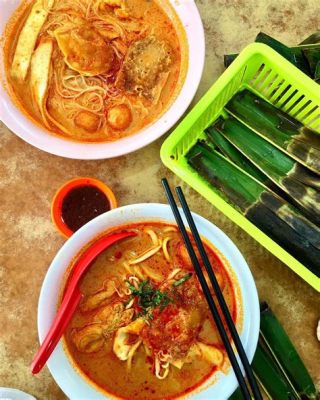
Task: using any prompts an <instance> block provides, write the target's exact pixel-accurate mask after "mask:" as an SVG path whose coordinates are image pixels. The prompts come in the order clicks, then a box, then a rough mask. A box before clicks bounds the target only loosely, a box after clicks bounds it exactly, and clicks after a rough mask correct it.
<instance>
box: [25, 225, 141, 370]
mask: <svg viewBox="0 0 320 400" xmlns="http://www.w3.org/2000/svg"><path fill="white" fill-rule="evenodd" d="M136 235H137V234H136V233H135V232H127V231H126V232H120V233H115V234H111V235H110V234H109V235H105V236H103V237H101V238H100V239H98V240H97V241H96V242H95V243H94V244H93V245H92V246H90V247H89V248H88V249H87V250H86V251H85V252H84V253H83V254H82V255H81V257H80V258H79V260H78V261H77V263H76V264H75V266H74V267H73V269H72V272H71V274H70V277H69V279H68V281H67V285H66V290H65V293H64V295H63V299H62V302H61V304H60V308H59V310H58V312H57V314H56V316H55V319H54V321H53V323H52V325H51V327H50V329H49V331H48V333H47V335H46V337H45V339H44V341H43V342H42V344H41V346H40V347H39V349H38V351H37V353H36V355H35V357H34V359H33V361H32V364H31V372H32V373H33V374H37V373H38V372H40V371H41V370H42V368H43V366H44V365H45V363H46V362H47V360H48V359H49V357H50V355H51V353H52V352H53V350H54V349H55V347H56V345H57V344H58V342H59V340H60V338H61V336H62V335H63V333H64V331H65V329H66V327H67V326H68V323H69V322H70V320H71V318H72V316H73V314H74V312H75V310H76V308H77V307H78V305H79V302H80V300H81V299H82V293H81V292H80V288H79V285H78V284H79V282H80V279H81V278H82V276H83V275H84V273H85V272H86V271H87V269H88V267H89V266H90V265H91V263H92V261H93V260H94V259H95V258H96V257H97V256H98V255H99V254H100V253H101V252H102V251H103V250H106V249H107V248H108V247H110V246H112V245H113V244H115V243H117V242H118V241H120V240H123V239H126V238H128V237H132V236H136Z"/></svg>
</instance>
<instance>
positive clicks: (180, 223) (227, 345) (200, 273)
mask: <svg viewBox="0 0 320 400" xmlns="http://www.w3.org/2000/svg"><path fill="white" fill-rule="evenodd" d="M162 184H163V187H164V189H165V192H166V196H167V199H168V202H169V204H170V207H171V209H172V212H173V214H174V217H175V219H176V222H177V224H178V227H179V229H180V232H181V234H182V237H183V240H184V243H185V245H186V247H187V250H188V253H189V256H190V258H191V261H192V263H193V265H194V268H195V271H196V274H197V277H198V279H199V281H200V284H201V287H202V289H203V293H204V295H205V297H206V300H207V303H208V305H209V308H210V311H211V313H212V316H213V318H214V321H215V323H216V326H217V328H218V331H219V334H220V336H221V339H222V341H223V344H224V346H225V349H226V352H227V354H228V357H229V359H230V362H231V365H232V367H233V370H234V372H235V375H236V377H237V380H238V382H239V386H240V389H241V391H242V394H243V396H244V398H245V399H248V400H250V399H251V396H250V393H249V390H248V387H247V385H246V382H245V380H244V377H243V375H242V372H241V368H240V366H239V363H238V360H237V358H236V356H235V354H234V351H233V349H232V345H231V343H230V341H229V338H228V335H227V333H226V330H225V328H224V325H223V322H222V319H221V317H220V314H219V311H218V309H217V306H216V304H215V302H214V300H213V298H212V296H211V293H210V289H209V286H208V284H207V282H206V279H205V277H204V275H203V271H202V269H201V266H200V264H199V261H198V259H197V256H196V254H195V251H194V249H193V246H192V244H191V241H190V238H189V235H188V233H187V230H186V228H185V226H184V223H183V220H182V218H181V215H180V212H179V210H178V207H177V204H176V202H175V200H174V197H173V194H172V192H171V190H170V187H169V184H168V182H167V180H166V179H162ZM178 194H179V197H180V196H181V194H182V196H181V198H180V200H182V202H181V203H182V205H183V206H184V207H183V208H186V209H185V212H186V217H187V219H188V216H189V218H190V217H191V219H192V216H191V213H190V210H189V207H188V205H187V203H186V201H185V198H184V196H183V193H182V190H181V188H180V190H178ZM192 221H193V219H192ZM191 225H192V226H193V228H195V229H196V227H195V224H194V222H193V224H190V223H189V226H190V228H191ZM191 230H192V228H191ZM192 233H193V232H192ZM198 237H199V238H200V236H199V234H198ZM195 241H196V238H195ZM200 242H201V239H200ZM196 243H197V241H196ZM201 244H202V242H201ZM202 248H203V251H201V247H200V249H199V251H200V254H201V255H202V253H203V252H204V253H205V250H204V247H203V245H202ZM205 258H206V259H207V261H208V263H206V262H205V259H204V260H203V262H204V263H205V265H206V268H207V266H208V265H209V267H210V268H209V269H210V270H211V274H209V272H208V274H209V277H210V280H212V281H213V282H215V284H214V283H213V284H212V285H213V288H214V289H215V290H216V288H215V287H216V286H218V291H220V294H221V296H222V297H223V295H222V293H221V290H220V287H219V284H218V282H217V280H216V278H215V276H214V273H213V271H212V267H211V265H210V262H209V260H208V257H205ZM207 264H208V265H207ZM211 275H213V278H212V276H211ZM218 297H220V296H218V295H217V298H218ZM218 300H219V299H218ZM219 303H220V301H219ZM224 305H225V307H223V305H222V306H221V304H220V307H221V309H222V311H223V313H224V310H223V308H227V310H228V307H227V305H226V303H225V301H224ZM224 314H225V313H224ZM228 314H229V316H230V313H229V310H228ZM230 320H231V322H232V324H233V321H232V318H231V316H230ZM229 322H230V321H229ZM233 327H234V324H233ZM229 329H230V328H229ZM234 331H235V332H236V334H237V331H236V329H235V327H234ZM237 337H238V341H239V342H240V345H241V347H242V344H241V341H240V338H239V336H238V334H237ZM235 344H236V342H235ZM238 345H239V343H238ZM242 350H243V354H242V356H243V355H244V357H245V358H246V354H245V352H244V349H243V347H242ZM238 351H239V350H238ZM241 360H242V359H241ZM242 362H243V361H242ZM246 362H247V369H250V374H248V372H247V375H248V381H249V383H250V385H251V389H252V392H253V394H254V396H255V397H254V398H255V399H256V400H262V396H261V394H260V391H259V388H258V386H257V383H256V381H255V379H254V377H253V373H252V371H251V367H250V364H249V361H248V359H247V358H246ZM244 365H245V364H244ZM247 369H245V370H246V371H247ZM249 375H250V379H249ZM252 377H253V380H254V384H252V382H251V381H252V379H251V378H252Z"/></svg>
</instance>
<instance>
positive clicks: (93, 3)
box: [5, 0, 187, 142]
mask: <svg viewBox="0 0 320 400" xmlns="http://www.w3.org/2000/svg"><path fill="white" fill-rule="evenodd" d="M162 6H163V7H162ZM165 9H166V11H167V12H168V14H167V12H166V11H165ZM169 14H170V18H169ZM5 40H6V41H5V56H6V57H5V60H6V71H7V78H8V82H9V90H10V93H11V95H12V96H13V98H14V99H15V100H16V102H18V104H19V106H20V108H22V109H23V111H25V112H26V113H27V114H28V115H29V116H30V117H32V119H33V120H35V121H36V122H38V123H40V124H41V125H42V126H43V127H45V128H46V129H48V130H50V131H51V132H53V133H55V134H58V135H62V136H64V137H67V138H69V139H72V140H76V141H86V142H101V141H114V140H117V139H119V138H122V137H125V136H128V135H131V134H133V133H136V132H138V131H140V130H141V129H142V128H144V127H146V126H147V125H149V124H150V123H152V122H153V121H154V120H156V119H157V118H159V116H160V115H161V114H162V113H163V112H164V111H166V109H167V108H168V106H169V105H170V104H171V103H172V101H173V100H174V99H175V97H176V95H177V93H178V92H179V90H180V88H181V86H182V83H183V81H184V78H185V73H186V60H187V45H186V40H185V33H184V31H183V28H182V25H181V23H180V22H179V20H178V17H177V16H176V14H175V12H174V10H173V9H172V8H171V6H170V5H169V4H168V3H167V1H166V0H162V1H161V2H158V1H156V0H33V1H24V2H23V3H22V5H21V6H20V8H19V9H18V10H17V11H16V13H15V14H14V15H13V17H12V18H11V20H10V22H9V24H8V26H7V30H6V34H5Z"/></svg>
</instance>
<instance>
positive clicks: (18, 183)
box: [0, 0, 320, 400]
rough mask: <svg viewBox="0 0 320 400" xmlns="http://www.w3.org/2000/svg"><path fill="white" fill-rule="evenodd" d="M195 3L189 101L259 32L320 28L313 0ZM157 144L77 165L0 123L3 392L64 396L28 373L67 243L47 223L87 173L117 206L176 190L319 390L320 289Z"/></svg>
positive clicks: (297, 37) (294, 36) (46, 379)
mask: <svg viewBox="0 0 320 400" xmlns="http://www.w3.org/2000/svg"><path fill="white" fill-rule="evenodd" d="M197 4H198V6H199V10H200V13H201V16H202V18H203V23H204V27H205V31H206V46H207V47H206V48H207V53H206V65H205V70H204V74H203V77H202V81H201V85H200V87H199V90H198V92H197V95H196V97H195V100H194V103H195V102H196V101H197V100H198V99H199V98H200V97H201V95H202V94H203V93H204V92H205V91H206V90H207V89H208V88H209V87H210V85H211V84H212V83H213V82H214V81H215V80H216V79H217V78H218V76H219V75H220V74H221V73H222V72H223V54H225V53H228V52H229V53H230V52H231V53H232V52H238V51H239V50H241V49H242V48H243V47H244V46H245V45H246V44H248V43H250V42H252V41H253V40H254V37H255V35H256V34H257V33H258V32H259V31H263V32H266V33H269V34H271V35H273V36H274V37H276V38H278V39H279V40H282V41H283V42H285V43H288V44H292V45H294V44H296V43H298V42H299V41H301V40H303V39H304V38H305V37H306V36H308V35H309V34H311V33H312V32H314V31H316V30H319V21H320V20H319V2H318V0H305V1H300V0H268V1H265V0H258V1H257V0H198V1H197ZM317 10H318V11H317ZM162 142H163V138H162V139H160V140H158V141H157V142H155V143H153V144H152V145H150V146H148V147H146V148H144V149H142V150H140V151H137V152H135V153H134V154H130V155H128V156H124V157H120V158H116V159H112V160H103V161H77V160H69V159H63V158H60V157H56V156H52V155H49V154H46V153H44V152H41V151H39V150H37V149H35V148H33V147H31V146H30V145H29V144H26V143H24V142H23V141H22V140H20V139H19V138H18V137H16V136H15V135H13V134H12V133H11V132H10V130H9V129H7V128H6V126H4V125H3V124H1V123H0V190H1V200H0V232H1V241H0V310H1V314H0V386H6V387H15V388H18V389H21V390H24V391H26V392H29V393H30V394H32V395H34V396H35V397H36V398H37V399H38V400H62V399H66V397H65V396H64V394H63V393H62V392H61V391H60V390H59V388H58V387H57V386H56V384H55V382H54V381H53V379H52V377H51V376H50V374H49V371H48V370H47V369H46V368H45V369H44V370H43V371H42V372H41V373H40V374H39V375H38V376H35V377H33V376H32V375H31V374H30V362H31V360H32V357H33V355H34V353H35V351H36V349H37V347H38V338H37V328H36V313H37V302H38V295H39V291H40V287H41V283H42V280H43V278H44V276H45V273H46V271H47V268H48V266H49V264H50V262H51V260H52V259H53V257H54V255H55V254H56V252H57V250H58V249H59V248H60V247H61V246H62V245H63V243H64V239H62V237H61V236H60V235H59V234H58V233H57V232H56V230H55V228H54V227H53V225H52V223H51V220H50V202H51V199H52V197H53V195H54V193H55V191H56V189H57V188H58V187H59V186H60V185H61V184H63V183H64V182H65V181H66V180H68V179H71V178H73V177H76V176H93V177H96V178H98V179H101V180H102V181H104V182H106V183H107V184H109V185H110V186H111V187H112V188H113V190H114V192H115V194H116V196H117V198H118V200H119V205H126V204H131V203H140V202H165V198H164V195H163V191H162V188H161V184H160V179H161V178H162V177H163V176H166V177H167V178H168V179H169V181H170V182H171V183H172V184H182V187H183V189H184V190H185V193H186V194H187V199H188V201H189V203H190V205H191V208H192V210H193V211H195V212H197V213H199V214H201V215H203V216H204V217H205V218H208V219H209V220H210V221H212V222H213V223H214V224H216V225H217V226H218V227H219V228H221V229H222V230H223V231H224V232H225V233H226V234H227V235H229V236H230V238H231V239H232V240H233V241H234V242H235V243H236V245H237V246H238V247H239V249H240V251H241V252H242V253H243V255H244V256H245V258H246V260H247V262H248V264H249V266H250V267H251V270H252V273H253V275H254V278H255V281H256V285H257V287H258V291H259V296H260V299H261V300H266V301H267V302H268V303H269V305H270V306H271V307H272V308H273V310H274V311H275V313H276V315H277V316H278V318H279V319H280V321H281V323H282V324H283V326H284V327H285V329H286V331H287V332H288V333H289V335H290V337H291V339H292V341H293V343H294V344H295V346H296V348H297V349H298V351H299V352H300V354H301V356H302V358H303V360H304V362H305V363H306V366H307V367H308V369H309V371H310V373H311V375H312V377H313V378H314V380H315V382H316V383H317V387H318V389H320V343H319V342H318V341H317V339H316V335H315V331H316V325H317V321H318V319H319V318H320V296H319V293H317V292H316V291H314V290H313V289H312V288H311V287H310V286H308V285H307V284H306V283H305V282H304V281H303V280H301V279H300V278H299V277H298V276H297V275H295V274H294V273H293V272H292V271H291V270H290V269H289V268H288V267H286V266H285V265H284V264H282V263H281V262H280V261H279V260H278V259H277V258H275V257H274V256H273V255H272V254H270V253H269V252H268V251H267V250H265V249H264V248H263V247H262V246H260V245H259V244H258V243H256V242H255V241H254V239H252V238H251V237H249V236H248V235H247V234H246V233H245V232H244V231H242V230H241V229H240V228H239V227H238V226H236V225H235V224H234V223H232V222H231V221H229V220H228V219H227V218H226V217H225V216H224V215H223V214H221V213H220V212H219V211H217V210H216V209H215V208H214V207H213V206H211V205H210V204H209V203H208V202H207V201H206V200H204V199H203V198H201V197H200V196H199V195H198V194H197V193H195V192H194V191H193V190H191V189H190V188H189V187H188V186H187V185H185V184H184V183H182V182H181V181H180V180H179V179H178V178H177V177H175V176H173V175H172V174H171V173H170V172H169V171H168V170H167V169H166V168H165V167H164V166H163V165H162V163H161V161H160V158H159V150H160V146H161V143H162ZM145 182H148V185H146V184H145Z"/></svg>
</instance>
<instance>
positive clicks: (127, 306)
mask: <svg viewBox="0 0 320 400" xmlns="http://www.w3.org/2000/svg"><path fill="white" fill-rule="evenodd" d="M133 303H134V299H131V300H130V301H129V303H128V304H127V305H126V306H125V309H126V310H128V309H129V308H131V307H132V306H133Z"/></svg>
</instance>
